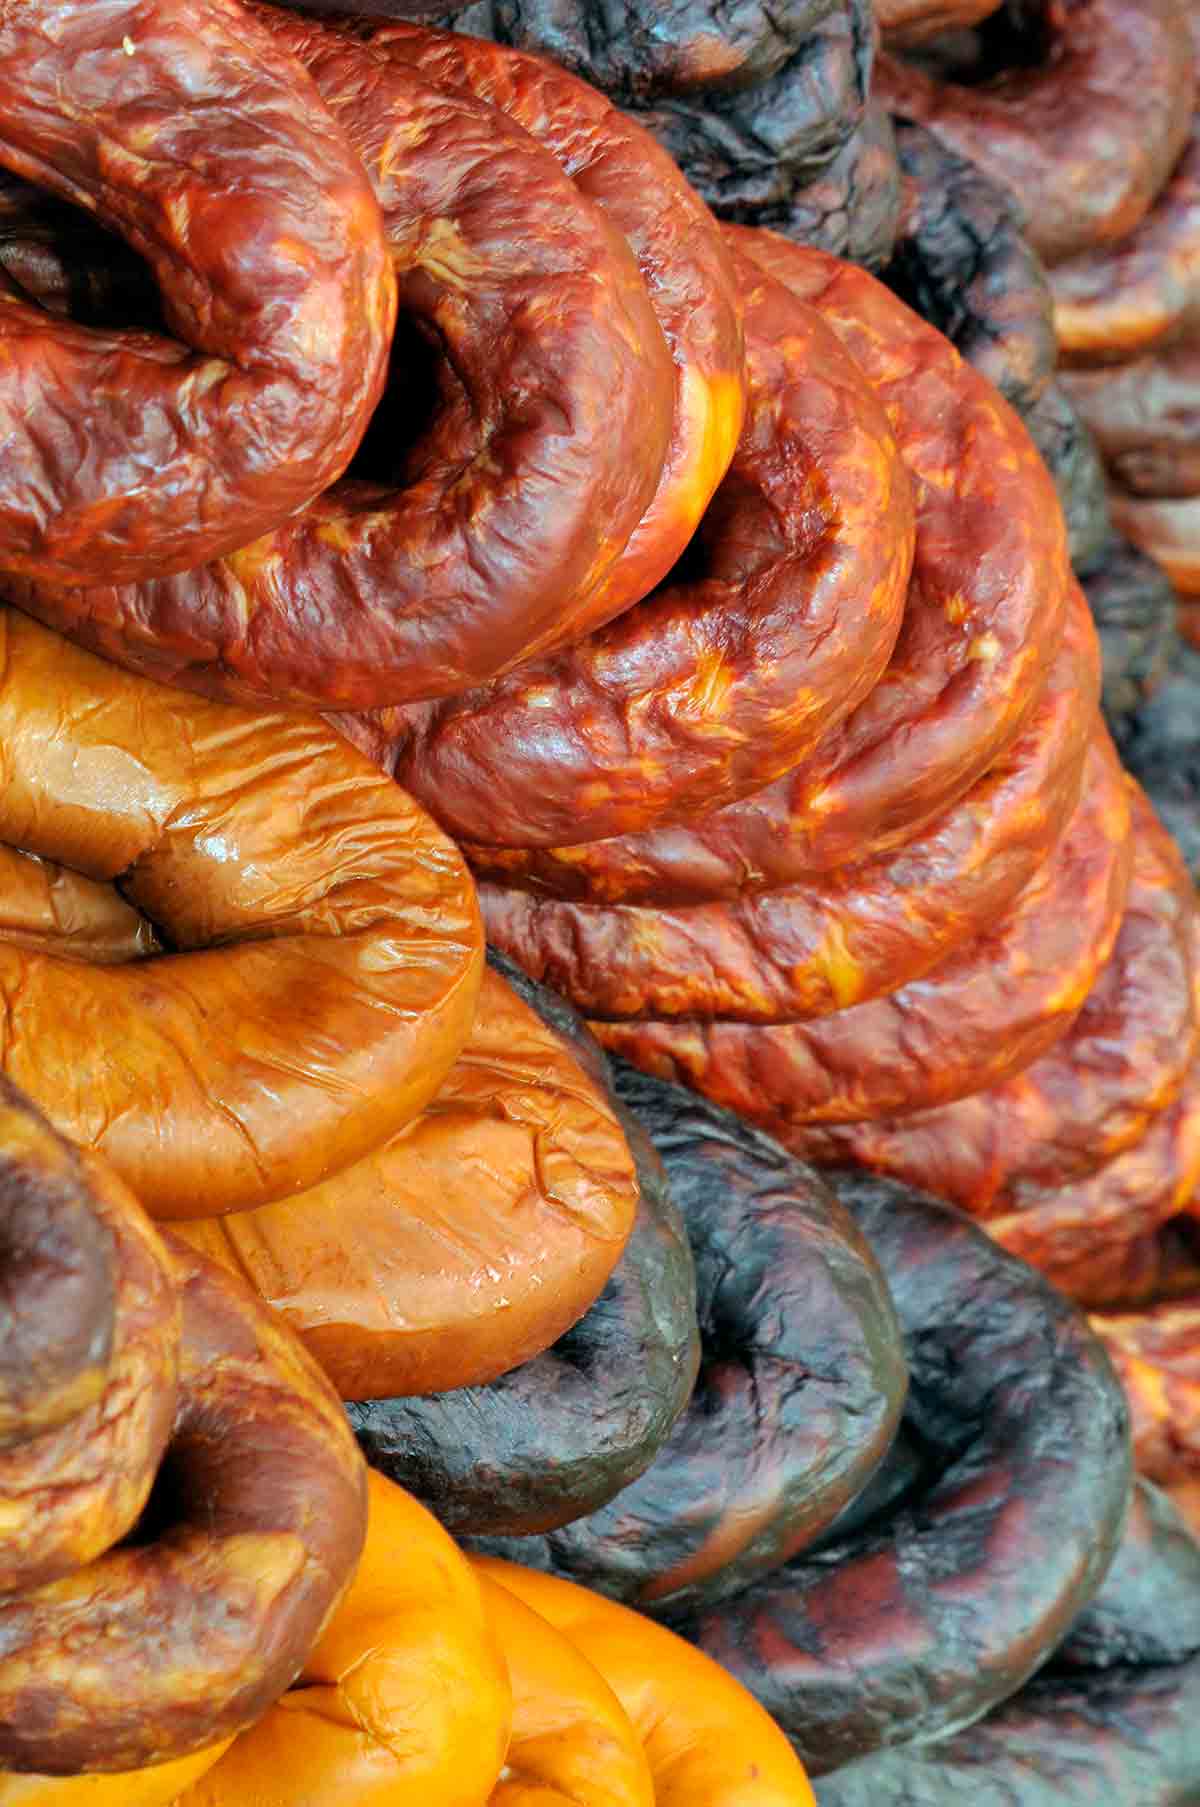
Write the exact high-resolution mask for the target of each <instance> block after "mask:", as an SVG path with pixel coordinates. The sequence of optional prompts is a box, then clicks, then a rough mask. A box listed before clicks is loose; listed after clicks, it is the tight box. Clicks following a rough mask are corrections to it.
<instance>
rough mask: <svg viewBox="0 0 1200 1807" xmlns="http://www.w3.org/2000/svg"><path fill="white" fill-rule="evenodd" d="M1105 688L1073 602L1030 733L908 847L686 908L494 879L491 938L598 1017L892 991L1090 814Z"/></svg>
mask: <svg viewBox="0 0 1200 1807" xmlns="http://www.w3.org/2000/svg"><path fill="white" fill-rule="evenodd" d="M1098 687H1099V657H1098V648H1097V645H1096V637H1095V633H1094V632H1093V629H1092V627H1091V622H1090V619H1089V617H1088V612H1087V609H1086V607H1085V605H1084V603H1083V601H1082V598H1080V597H1079V596H1078V594H1077V595H1076V596H1075V598H1074V601H1073V606H1072V608H1071V611H1070V614H1069V616H1068V622H1067V632H1066V635H1065V636H1064V640H1063V644H1062V647H1061V649H1060V651H1059V654H1058V658H1057V659H1056V660H1055V663H1054V667H1053V669H1052V671H1051V673H1050V677H1049V679H1048V681H1047V684H1046V688H1045V690H1044V692H1043V695H1042V698H1041V701H1040V702H1039V703H1038V705H1037V707H1036V708H1035V710H1034V711H1033V714H1032V715H1031V716H1030V718H1029V721H1028V723H1027V724H1026V726H1025V728H1024V729H1023V730H1022V732H1021V734H1020V735H1018V737H1017V739H1016V740H1015V741H1014V742H1013V743H1012V745H1011V747H1009V748H1008V749H1007V751H1006V752H1005V753H1004V754H1003V755H1002V756H1001V757H1000V759H999V760H998V761H997V762H996V764H995V765H994V766H993V767H992V770H991V771H990V772H989V773H988V774H987V776H986V777H984V778H981V779H980V780H979V782H978V783H977V784H976V785H975V786H974V787H973V788H972V789H971V790H970V791H969V792H968V793H967V796H966V797H965V798H964V799H963V801H962V802H961V803H958V804H956V805H955V806H954V808H953V809H951V810H950V811H949V812H948V813H947V815H946V816H944V817H943V818H941V820H940V821H938V822H937V823H935V824H934V825H933V827H932V828H930V829H928V830H926V832H925V833H924V834H923V835H918V836H917V837H916V838H915V839H914V840H913V841H910V842H909V843H908V845H907V846H905V847H902V848H899V849H898V850H897V851H896V852H894V853H890V854H881V855H879V856H878V857H877V858H875V859H873V860H865V861H862V862H861V863H859V864H857V865H854V866H847V867H844V868H842V869H840V870H839V871H837V872H832V873H828V874H826V875H824V876H823V877H822V878H821V879H819V880H817V881H814V882H812V883H810V884H808V885H797V886H791V887H789V888H787V889H786V890H780V891H754V892H750V893H748V894H744V895H743V896H741V897H739V898H735V899H729V900H726V901H717V902H711V903H710V902H699V901H697V902H685V903H683V904H681V905H680V906H679V907H676V908H670V907H667V906H665V905H663V904H650V905H647V904H614V905H605V904H603V903H587V902H575V901H573V900H571V901H566V900H560V899H557V898H552V897H543V896H542V895H540V894H539V893H538V892H537V891H532V892H529V891H521V890H515V889H508V888H505V887H504V886H501V885H497V884H494V883H488V882H484V883H482V884H481V886H480V904H481V906H482V909H483V913H484V919H485V922H486V924H487V932H488V935H489V937H490V939H491V941H492V943H493V944H494V945H498V946H500V947H503V948H505V949H506V950H507V951H508V953H510V954H511V955H512V957H513V958H514V959H515V960H517V961H519V962H520V963H521V965H522V966H523V967H524V968H525V970H526V971H528V972H531V973H533V974H534V975H535V976H536V977H537V978H540V979H544V980H545V981H546V982H547V983H548V984H551V985H554V986H556V987H557V988H558V989H559V990H560V991H565V992H566V993H567V994H568V995H569V996H570V997H571V998H572V999H573V1001H574V1002H575V1004H576V1005H577V1006H578V1007H579V1008H580V1009H582V1010H586V1011H587V1012H588V1013H589V1015H591V1016H596V1017H614V1018H622V1017H626V1016H655V1017H670V1016H697V1017H698V1016H714V1017H722V1018H733V1019H734V1020H738V1021H744V1022H745V1021H764V1022H773V1021H774V1022H778V1021H786V1020H788V1019H794V1018H803V1017H812V1016H824V1015H827V1014H829V1013H830V1012H832V1011H835V1010H839V1009H844V1008H846V1007H847V1006H848V1005H851V1004H858V1003H862V1002H864V1001H865V1000H867V999H868V998H872V997H879V996H881V995H883V994H885V993H888V992H892V991H896V990H898V989H899V988H900V986H902V985H905V984H907V983H909V982H910V981H912V980H914V979H918V978H920V977H921V976H922V975H923V974H924V973H926V972H928V971H929V970H930V969H931V968H933V967H935V966H937V965H938V963H939V962H940V961H942V960H943V959H945V958H946V957H947V956H948V955H949V954H951V953H953V952H954V951H955V950H956V949H957V948H959V947H961V946H962V945H963V944H964V943H965V942H967V941H970V940H971V939H972V937H973V936H974V935H976V934H979V933H981V932H982V931H983V930H984V929H985V928H986V927H987V925H988V924H989V923H991V922H994V921H995V920H996V919H997V918H998V917H999V916H1001V915H1003V913H1004V912H1005V910H1007V909H1008V908H1009V907H1010V906H1011V905H1012V904H1013V903H1014V902H1015V900H1016V898H1017V895H1018V893H1019V892H1020V891H1021V890H1022V889H1023V888H1024V886H1025V885H1026V884H1028V883H1029V882H1030V880H1031V879H1032V878H1033V876H1034V874H1035V872H1036V871H1037V869H1038V867H1039V866H1040V865H1041V864H1042V862H1043V861H1044V860H1045V859H1046V858H1047V857H1048V856H1049V854H1050V852H1051V850H1052V848H1053V847H1054V845H1055V843H1056V842H1057V841H1058V839H1059V836H1060V835H1061V833H1062V830H1063V828H1064V826H1065V824H1066V822H1067V820H1068V818H1069V817H1070V815H1071V813H1072V812H1073V810H1074V809H1075V807H1076V805H1077V803H1078V801H1079V795H1080V788H1081V785H1082V781H1083V768H1084V757H1085V754H1086V752H1087V745H1088V740H1089V736H1090V733H1091V725H1090V724H1091V722H1093V721H1094V714H1093V713H1092V711H1093V710H1094V702H1095V698H1096V695H1097V691H1098ZM570 874H571V869H570V867H569V866H568V867H565V869H564V870H563V872H562V877H563V878H568V877H569V876H570ZM558 876H559V874H558V873H557V872H555V873H554V874H553V877H554V878H555V879H557V878H558Z"/></svg>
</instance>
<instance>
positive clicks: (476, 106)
mask: <svg viewBox="0 0 1200 1807" xmlns="http://www.w3.org/2000/svg"><path fill="white" fill-rule="evenodd" d="M256 18H257V19H261V20H262V21H263V22H265V23H267V24H269V27H270V32H271V47H272V54H273V55H274V57H275V58H276V59H277V60H279V59H283V60H284V63H285V65H286V63H287V61H288V59H289V58H290V57H291V56H295V57H297V58H299V60H300V61H301V62H302V63H303V64H304V66H305V67H306V69H307V70H308V71H309V73H310V75H311V77H312V79H313V80H314V82H315V83H316V86H317V88H318V89H319V91H320V92H321V94H322V96H323V97H324V99H325V101H326V102H327V104H328V106H329V108H330V110H331V112H332V113H333V115H334V117H335V118H336V119H337V120H338V121H339V123H340V124H341V125H342V127H343V129H344V130H345V132H346V134H347V136H348V137H349V139H350V141H351V143H352V145H353V147H354V150H355V151H356V152H357V153H358V155H359V157H360V158H361V159H362V161H363V163H364V164H365V165H366V168H367V171H368V173H369V175H370V177H371V180H372V182H373V183H374V185H375V188H376V191H377V193H378V195H379V199H380V202H381V203H382V206H383V211H384V217H385V225H386V231H387V237H388V243H389V246H390V249H391V252H392V261H393V263H394V265H395V268H396V272H397V275H398V277H399V280H400V291H401V307H402V318H403V320H404V321H405V322H407V323H408V325H407V328H406V333H405V336H404V339H403V342H402V348H403V349H404V350H405V353H406V355H407V356H408V357H410V358H411V357H412V356H413V351H412V347H413V345H414V344H416V345H417V346H419V347H421V350H420V353H419V356H417V357H416V359H415V362H416V367H417V370H418V371H420V370H421V369H422V368H423V369H424V371H425V379H424V380H425V381H426V383H427V385H428V386H429V387H430V388H431V389H432V391H433V393H434V396H435V398H436V402H437V406H435V408H434V410H433V417H432V420H430V421H428V422H426V421H424V420H420V419H418V420H417V421H416V422H414V421H413V420H412V419H411V418H409V419H408V420H407V421H406V422H405V423H404V424H403V425H401V426H399V427H397V428H396V429H395V431H394V433H393V434H392V436H391V438H390V442H389V444H388V445H387V457H386V459H385V460H384V462H383V467H382V468H377V469H375V470H372V471H369V472H368V473H367V474H366V475H365V476H364V477H363V478H361V479H355V480H353V481H350V480H348V481H347V482H346V483H345V484H342V485H335V486H334V487H333V488H332V489H331V490H327V491H326V493H325V494H324V495H323V496H319V497H318V498H317V500H316V501H315V502H313V503H311V504H310V505H309V506H308V507H307V508H304V509H302V510H301V511H300V512H299V513H293V514H292V515H291V516H290V518H289V519H287V520H286V521H285V522H284V523H283V525H281V526H280V527H278V528H277V529H276V530H275V531H274V532H272V533H270V534H265V535H263V536H262V537H260V538H258V539H256V540H254V541H253V542H252V543H251V544H250V545H248V546H243V547H242V548H241V550H240V551H238V552H236V553H233V554H231V555H230V556H229V557H228V558H226V559H224V560H221V561H220V562H218V563H215V564H207V565H202V566H199V567H198V568H196V569H195V570H192V571H189V572H185V573H182V574H181V575H179V576H175V577H167V578H162V579H160V580H158V581H156V582H153V583H147V584H144V585H140V586H125V587H122V586H121V585H120V584H116V585H113V584H109V585H107V586H105V587H93V588H89V589H65V588H63V587H61V586H52V585H50V584H41V583H34V582H27V583H22V584H21V585H19V586H16V585H13V586H10V594H11V595H12V596H13V598H14V599H15V600H19V601H20V603H21V605H22V606H23V607H25V608H28V609H29V610H31V611H36V612H37V613H38V614H39V615H41V616H42V617H43V618H44V619H46V620H51V621H53V622H54V623H55V624H56V625H58V626H60V627H62V628H63V629H65V630H69V631H70V632H71V633H72V634H74V635H75V636H76V637H77V638H79V639H83V640H86V641H87V642H88V643H89V644H90V645H91V646H92V647H94V648H95V649H97V650H100V651H102V652H104V653H105V654H106V655H107V656H109V657H111V658H114V659H116V660H118V661H121V662H123V663H125V664H132V665H136V666H138V667H139V668H141V669H145V670H147V671H149V672H152V673H154V674H155V675H158V676H162V677H165V678H169V679H170V680H172V681H173V682H176V683H179V684H185V685H187V686H188V687H191V688H194V689H200V690H209V691H215V692H219V693H221V694H223V695H226V696H234V695H236V696H252V697H254V698H256V699H261V697H262V696H263V695H266V696H270V697H275V698H279V699H283V700H288V701H291V702H308V703H316V704H326V705H328V706H331V707H337V706H343V707H362V708H366V707H370V706H372V705H374V704H376V703H381V702H391V701H396V700H400V699H409V698H412V697H420V696H428V695H442V694H444V693H446V692H448V691H454V690H457V689H461V688H462V687H463V686H464V685H466V684H470V683H473V682H478V681H479V680H481V679H483V678H485V677H487V676H490V675H491V674H492V673H493V672H494V671H496V670H498V669H502V668H504V667H505V666H506V665H508V664H511V663H512V662H513V661H514V660H515V659H517V658H519V657H520V655H521V653H522V652H523V650H524V648H525V647H526V646H527V645H528V644H529V643H530V642H531V641H533V640H535V639H536V638H537V637H538V636H539V635H540V634H543V633H545V632H546V631H548V629H549V628H550V626H551V624H552V623H553V622H555V621H556V620H557V619H558V617H559V615H560V613H561V612H563V611H565V612H566V614H567V615H568V617H569V616H570V615H571V614H572V611H574V610H578V609H579V608H583V607H586V599H590V598H591V597H592V596H593V595H594V593H595V592H596V591H597V589H598V587H599V586H600V585H602V584H603V582H604V581H605V579H606V577H607V575H608V573H609V571H610V569H611V567H612V566H613V564H614V563H615V561H616V560H617V558H618V557H619V556H620V554H621V552H622V551H623V549H624V547H625V545H626V543H627V541H628V540H629V537H630V535H631V533H632V532H633V530H634V529H635V528H636V526H637V524H638V522H639V521H640V520H641V518H642V515H643V514H644V512H645V510H646V508H647V506H648V505H649V503H650V502H651V500H652V499H653V497H654V494H655V491H656V489H657V486H658V483H659V478H660V474H661V470H662V463H663V458H664V456H665V454H666V451H667V448H668V444H669V441H670V436H671V432H672V424H671V423H672V415H673V409H674V399H675V369H674V364H673V362H672V359H671V354H670V351H669V349H668V347H667V344H666V341H665V339H664V337H663V333H662V329H661V327H660V326H659V324H658V321H657V318H656V317H655V314H654V312H653V309H652V308H651V305H650V301H649V298H648V296H647V293H646V289H645V285H644V283H643V282H642V280H641V277H640V275H639V273H638V269H637V265H636V262H635V259H634V257H633V253H632V252H631V251H630V249H629V247H628V246H627V245H625V244H624V243H623V242H622V241H621V240H620V239H619V238H618V236H617V234H616V232H615V231H614V229H613V228H612V227H611V226H610V225H609V223H608V221H607V220H606V219H605V218H604V217H603V215H602V214H601V213H600V212H599V210H598V209H597V208H595V207H594V206H593V205H592V203H591V202H589V201H588V200H587V198H586V197H585V196H583V195H582V194H580V193H579V191H578V190H577V189H576V187H575V185H574V184H573V183H572V182H571V180H570V178H569V177H568V176H567V175H566V173H565V172H564V171H563V170H562V169H561V168H559V167H558V165H557V163H556V162H555V159H554V157H553V156H552V155H551V154H550V152H549V151H547V150H544V149H543V148H542V147H540V146H539V145H537V144H535V143H534V142H533V141H532V140H531V139H530V137H529V135H528V134H527V133H525V132H523V131H522V130H520V129H519V128H518V127H517V126H515V125H513V124H511V123H510V122H509V121H507V120H506V119H505V118H504V117H503V116H502V115H501V114H500V113H499V112H498V111H497V110H496V109H494V108H491V107H488V106H486V105H485V104H483V103H481V102H479V101H477V100H475V99H474V98H472V97H471V96H469V95H466V94H464V93H451V92H449V91H439V90H436V89H434V88H432V87H431V86H429V85H428V84H427V83H426V82H424V81H423V80H422V79H421V78H420V77H419V76H417V75H416V74H414V72H413V71H412V70H410V69H408V68H406V67H405V66H404V65H403V64H402V63H400V62H399V61H397V60H390V59H385V58H384V57H383V56H382V55H380V54H376V53H375V52H373V51H372V50H371V49H370V48H369V47H367V46H366V45H362V44H357V43H353V42H351V41H349V40H348V39H347V38H345V37H344V36H342V35H339V34H338V33H336V32H333V31H329V30H325V29H322V28H321V27H319V26H315V25H307V24H304V23H302V22H301V21H299V20H296V19H292V18H291V17H289V16H288V15H287V14H284V13H279V12H275V11H273V10H272V11H268V10H267V9H262V10H261V11H260V12H259V13H257V14H256ZM548 321H552V322H553V330H552V331H547V330H545V324H546V322H548ZM539 323H540V324H539ZM431 346H432V348H433V349H430V347H431ZM431 361H432V371H431V370H430V364H431ZM397 362H398V363H399V362H400V360H399V358H398V359H397ZM397 375H398V378H399V381H398V383H397V385H396V387H397V389H400V390H401V391H402V386H403V379H404V371H403V368H400V369H398V372H397ZM385 405H386V406H390V399H389V400H388V401H387V402H385ZM377 431H378V429H377Z"/></svg>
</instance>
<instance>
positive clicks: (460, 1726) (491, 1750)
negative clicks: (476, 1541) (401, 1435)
mask: <svg viewBox="0 0 1200 1807" xmlns="http://www.w3.org/2000/svg"><path fill="white" fill-rule="evenodd" d="M367 1494H368V1502H369V1510H368V1516H367V1535H366V1543H365V1546H364V1549H363V1554H362V1559H361V1561H360V1562H359V1565H358V1568H357V1570H356V1572H355V1575H354V1579H353V1580H352V1581H351V1583H350V1586H349V1588H348V1589H347V1591H346V1593H345V1594H344V1596H343V1598H342V1600H341V1601H340V1603H339V1604H338V1606H337V1609H336V1611H335V1612H334V1613H333V1615H332V1617H331V1618H330V1619H329V1622H328V1623H327V1624H326V1626H325V1627H324V1629H323V1630H322V1632H321V1635H320V1637H319V1638H318V1639H317V1641H316V1643H315V1644H314V1646H313V1648H312V1650H311V1651H310V1652H309V1654H308V1656H307V1658H306V1660H305V1663H304V1666H303V1668H302V1669H301V1670H300V1672H299V1674H298V1675H297V1677H296V1680H295V1685H294V1686H293V1687H291V1688H289V1690H288V1692H287V1693H286V1694H284V1695H283V1696H282V1697H281V1698H280V1699H279V1700H278V1701H277V1702H276V1703H275V1704H274V1706H272V1707H271V1708H270V1709H269V1711H268V1712H267V1713H265V1714H264V1715H263V1717H262V1718H261V1719H259V1720H258V1722H257V1724H255V1725H253V1726H251V1727H249V1728H248V1729H247V1730H246V1731H245V1732H243V1733H242V1734H241V1735H240V1737H238V1738H237V1739H235V1741H234V1743H233V1746H232V1748H231V1749H230V1750H229V1752H228V1754H227V1755H226V1756H225V1757H224V1758H223V1759H222V1760H221V1762H219V1763H218V1764H217V1766H216V1767H215V1768H214V1769H210V1770H209V1772H208V1774H207V1775H206V1776H205V1777H204V1778H203V1780H202V1781H199V1782H198V1783H196V1784H194V1785H193V1787H192V1788H190V1789H189V1790H188V1792H187V1793H186V1794H184V1795H183V1796H182V1798H181V1799H180V1801H179V1802H178V1803H177V1804H176V1807H248V1803H249V1802H251V1801H260V1800H264V1799H266V1800H271V1801H275V1802H279V1803H280V1804H281V1807H282V1804H283V1803H287V1804H289V1807H291V1804H292V1803H296V1802H299V1801H301V1800H303V1799H305V1798H306V1797H307V1799H308V1800H309V1801H318V1800H319V1801H320V1802H321V1803H322V1807H343V1803H344V1804H346V1807H350V1804H353V1807H358V1803H361V1802H364V1801H367V1800H369V1799H370V1798H371V1797H372V1796H374V1797H375V1799H376V1800H387V1799H388V1798H389V1797H390V1798H391V1799H392V1800H397V1799H399V1800H403V1799H404V1797H405V1795H407V1796H408V1798H409V1799H410V1800H411V1801H412V1802H414V1803H417V1802H421V1803H428V1807H442V1803H447V1804H449V1803H451V1802H454V1803H458V1802H463V1803H464V1804H465V1803H467V1802H471V1803H482V1802H483V1801H485V1800H488V1801H490V1800H495V1799H496V1797H495V1796H494V1795H492V1794H490V1793H489V1791H490V1790H491V1789H492V1788H493V1786H494V1784H495V1783H496V1781H497V1778H498V1777H499V1775H500V1774H501V1771H502V1769H503V1766H504V1762H505V1755H506V1752H507V1751H508V1750H509V1748H510V1732H511V1731H513V1730H515V1729H516V1715H515V1714H514V1706H518V1711H519V1703H516V1702H514V1699H513V1688H512V1687H511V1686H510V1683H509V1677H508V1672H507V1667H506V1662H505V1651H504V1649H503V1647H502V1645H501V1644H500V1642H499V1640H498V1639H497V1636H496V1630H495V1627H494V1625H493V1623H492V1612H491V1601H490V1599H487V1598H485V1597H484V1596H483V1593H482V1590H481V1588H480V1584H479V1582H478V1581H477V1580H476V1577H475V1576H474V1574H473V1573H472V1571H471V1569H470V1567H469V1566H468V1564H467V1562H466V1561H465V1559H464V1558H463V1556H462V1554H461V1552H460V1551H459V1550H458V1549H456V1548H455V1545H454V1543H453V1542H452V1540H451V1539H450V1538H449V1537H448V1536H447V1535H446V1533H445V1532H444V1531H443V1530H442V1529H441V1527H440V1526H439V1525H438V1524H437V1523H436V1521H435V1520H434V1519H432V1518H431V1517H430V1516H429V1514H428V1513H427V1512H425V1511H424V1510H423V1509H422V1507H421V1506H419V1505H418V1504H417V1502H416V1501H415V1500H414V1499H411V1498H410V1497H409V1496H408V1495H407V1494H406V1493H405V1492H404V1491H403V1490H402V1489H401V1488H399V1487H396V1486H394V1485H393V1484H392V1482H390V1481H385V1480H384V1478H383V1476H382V1475H371V1476H370V1477H369V1481H368V1489H367ZM0 1799H3V1797H2V1796H0ZM31 1807H40V1803H36V1804H32V1803H31ZM47 1807H50V1804H49V1803H47ZM81 1807H82V1803H81ZM114 1807H117V1803H114Z"/></svg>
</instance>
